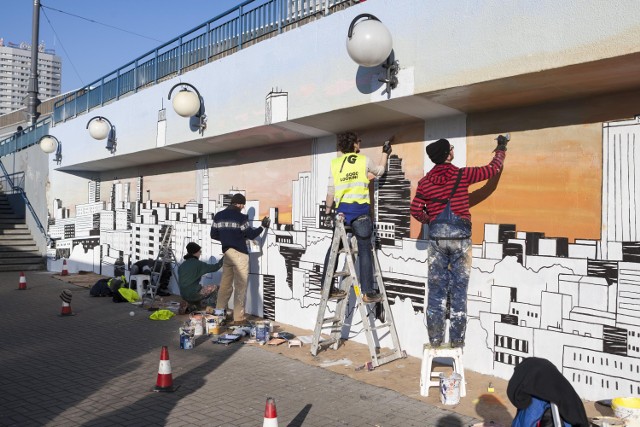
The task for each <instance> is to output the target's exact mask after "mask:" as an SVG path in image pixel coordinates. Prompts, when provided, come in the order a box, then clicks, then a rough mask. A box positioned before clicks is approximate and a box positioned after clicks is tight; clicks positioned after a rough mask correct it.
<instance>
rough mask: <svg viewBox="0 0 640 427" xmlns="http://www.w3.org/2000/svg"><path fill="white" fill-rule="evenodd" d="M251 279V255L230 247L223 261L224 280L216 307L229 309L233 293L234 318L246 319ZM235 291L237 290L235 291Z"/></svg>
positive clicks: (236, 319) (235, 319) (221, 282)
mask: <svg viewBox="0 0 640 427" xmlns="http://www.w3.org/2000/svg"><path fill="white" fill-rule="evenodd" d="M248 280H249V255H247V254H243V253H242V252H238V251H237V250H235V249H233V248H230V249H227V251H226V252H225V253H224V258H223V261H222V280H221V281H220V290H219V291H218V301H217V303H216V308H219V309H227V308H228V304H229V299H230V298H231V293H233V294H234V296H233V320H234V321H243V320H245V312H244V306H245V300H246V297H247V281H248ZM234 291H235V292H234Z"/></svg>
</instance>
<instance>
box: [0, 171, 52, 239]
mask: <svg viewBox="0 0 640 427" xmlns="http://www.w3.org/2000/svg"><path fill="white" fill-rule="evenodd" d="M0 169H1V170H2V173H3V175H4V177H3V178H2V180H1V182H2V189H3V190H2V191H3V193H5V194H15V193H18V194H20V196H21V197H22V200H24V204H25V206H26V207H27V209H28V210H29V212H31V216H32V217H33V220H34V221H35V223H36V226H37V227H38V230H40V232H41V233H42V235H43V236H44V237H45V239H46V240H47V244H48V243H49V236H48V235H47V230H45V228H44V226H43V225H42V222H40V218H38V215H37V214H36V211H35V210H34V209H33V206H32V205H31V202H29V198H28V197H27V193H25V192H24V172H19V173H13V174H9V173H8V172H7V169H6V168H5V167H4V164H3V163H2V161H0Z"/></svg>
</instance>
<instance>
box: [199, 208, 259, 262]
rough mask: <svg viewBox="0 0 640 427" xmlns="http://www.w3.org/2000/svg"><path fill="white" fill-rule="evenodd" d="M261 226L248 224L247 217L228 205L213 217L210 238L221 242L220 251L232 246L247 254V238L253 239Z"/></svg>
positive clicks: (257, 234)
mask: <svg viewBox="0 0 640 427" xmlns="http://www.w3.org/2000/svg"><path fill="white" fill-rule="evenodd" d="M262 230H263V228H262V227H258V228H252V227H251V226H249V217H248V216H247V215H245V214H243V213H242V212H240V209H238V208H237V207H235V206H233V205H230V206H228V207H227V208H226V209H224V210H221V211H220V212H218V213H217V214H216V215H215V216H214V217H213V225H212V226H211V238H212V239H214V240H218V241H220V243H222V252H226V251H227V249H229V248H233V249H235V250H237V251H238V252H242V253H243V254H248V253H249V251H248V250H247V239H255V238H256V237H258V236H259V235H260V234H261V233H262Z"/></svg>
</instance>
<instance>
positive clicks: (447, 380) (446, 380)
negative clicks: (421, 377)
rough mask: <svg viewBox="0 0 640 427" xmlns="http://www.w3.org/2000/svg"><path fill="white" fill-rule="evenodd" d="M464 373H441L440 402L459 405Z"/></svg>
mask: <svg viewBox="0 0 640 427" xmlns="http://www.w3.org/2000/svg"><path fill="white" fill-rule="evenodd" d="M461 381H462V375H460V374H457V373H453V374H452V375H451V376H448V377H447V376H446V375H445V373H444V372H443V373H441V374H440V402H441V403H442V404H443V405H457V404H458V403H460V382H461Z"/></svg>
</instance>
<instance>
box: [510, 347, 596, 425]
mask: <svg viewBox="0 0 640 427" xmlns="http://www.w3.org/2000/svg"><path fill="white" fill-rule="evenodd" d="M507 396H508V397H509V400H510V401H511V403H513V405H514V406H515V407H516V408H518V414H517V415H516V418H515V419H514V423H513V426H514V427H526V426H525V425H523V424H522V423H520V421H521V420H523V419H527V417H522V416H521V415H522V411H525V412H526V411H529V412H531V411H535V410H536V409H538V408H545V406H541V405H539V400H543V401H546V402H550V403H555V404H556V405H557V406H558V412H560V417H561V418H562V419H563V420H564V421H565V422H567V423H569V424H571V425H572V426H576V427H589V425H590V424H589V419H588V418H587V413H586V411H585V409H584V404H583V403H582V400H581V399H580V396H578V394H577V393H576V391H575V390H574V389H573V387H572V386H571V383H569V380H567V379H566V378H565V377H564V376H563V375H562V373H560V371H558V368H556V367H555V365H554V364H553V363H551V362H550V361H548V360H547V359H543V358H540V357H528V358H526V359H524V360H523V361H522V362H520V364H519V365H518V366H516V367H515V369H514V370H513V375H512V376H511V379H510V380H509V384H508V385H507ZM536 398H537V399H536ZM539 417H542V411H539V412H538V414H537V415H535V416H534V417H533V419H534V421H535V419H539ZM530 418H531V417H530ZM526 425H532V424H526ZM556 427H557V426H556Z"/></svg>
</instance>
